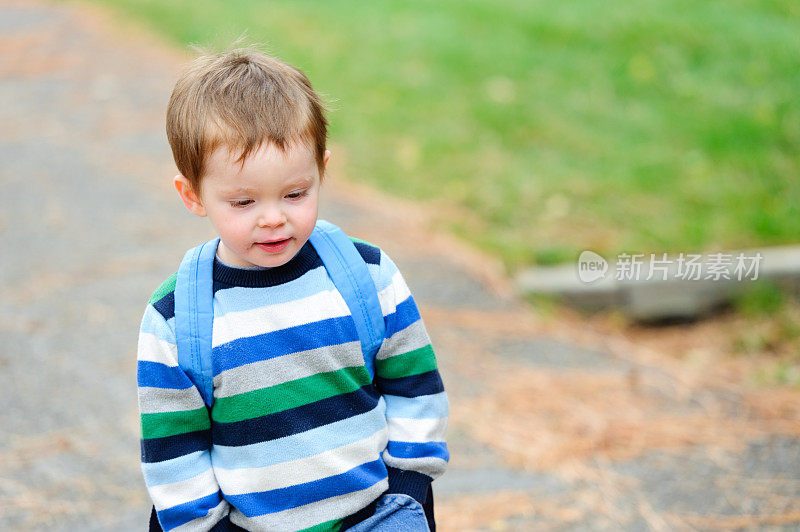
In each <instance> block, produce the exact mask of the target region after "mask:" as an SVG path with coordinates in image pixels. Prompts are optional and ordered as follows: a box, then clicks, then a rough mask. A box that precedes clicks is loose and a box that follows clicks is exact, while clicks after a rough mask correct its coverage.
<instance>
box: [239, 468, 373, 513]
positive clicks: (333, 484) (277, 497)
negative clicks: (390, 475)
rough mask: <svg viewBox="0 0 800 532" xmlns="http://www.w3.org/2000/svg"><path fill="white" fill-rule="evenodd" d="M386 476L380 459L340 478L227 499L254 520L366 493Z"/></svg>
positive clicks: (335, 477) (341, 475)
mask: <svg viewBox="0 0 800 532" xmlns="http://www.w3.org/2000/svg"><path fill="white" fill-rule="evenodd" d="M386 476H387V473H386V466H385V465H384V463H383V460H381V459H380V458H379V459H378V460H375V461H373V462H367V463H365V464H362V465H360V466H358V467H354V468H353V469H351V470H349V471H347V472H345V473H341V474H339V475H334V476H331V477H327V478H322V479H319V480H314V481H312V482H305V483H303V484H296V485H294V486H289V487H286V488H280V489H275V490H269V491H262V492H258V493H247V494H244V495H227V496H226V499H227V500H228V502H230V503H231V504H232V505H233V506H235V507H236V508H237V509H238V510H239V511H241V512H242V513H243V514H244V515H246V516H247V517H255V516H257V515H264V514H271V513H275V512H280V511H283V510H288V509H289V508H297V507H298V506H304V505H306V504H311V503H313V502H317V501H321V500H323V499H328V498H330V497H336V496H337V495H344V494H347V493H353V492H356V491H360V490H364V489H367V488H368V487H370V486H374V485H375V484H377V483H378V482H380V481H381V480H383V479H385V478H386Z"/></svg>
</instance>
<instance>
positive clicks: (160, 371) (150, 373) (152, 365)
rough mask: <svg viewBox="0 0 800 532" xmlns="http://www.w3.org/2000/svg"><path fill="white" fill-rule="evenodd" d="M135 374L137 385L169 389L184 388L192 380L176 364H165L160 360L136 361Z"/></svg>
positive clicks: (190, 383)
mask: <svg viewBox="0 0 800 532" xmlns="http://www.w3.org/2000/svg"><path fill="white" fill-rule="evenodd" d="M136 376H137V380H138V381H139V387H144V386H148V387H152V388H167V389H170V390H185V389H186V388H189V387H191V386H192V381H190V380H189V377H187V376H186V374H185V373H184V372H183V371H182V370H181V368H180V367H178V366H167V365H166V364H162V363H161V362H151V361H149V360H139V361H138V362H137V368H136Z"/></svg>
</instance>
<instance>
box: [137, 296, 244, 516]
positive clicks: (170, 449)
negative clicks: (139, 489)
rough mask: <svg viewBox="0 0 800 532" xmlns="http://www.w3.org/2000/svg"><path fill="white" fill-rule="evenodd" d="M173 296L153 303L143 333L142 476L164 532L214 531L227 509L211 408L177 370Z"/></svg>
mask: <svg viewBox="0 0 800 532" xmlns="http://www.w3.org/2000/svg"><path fill="white" fill-rule="evenodd" d="M155 297H156V296H154V298H155ZM172 297H173V295H172V293H168V294H167V295H166V296H164V297H163V298H162V299H161V300H159V301H158V302H155V306H154V301H153V300H151V302H150V303H149V304H148V305H147V308H146V310H145V313H144V317H143V319H142V325H141V329H140V332H139V345H138V355H137V377H138V395H139V412H140V414H141V429H142V440H141V444H142V472H143V473H144V479H145V484H146V485H147V490H148V492H149V493H150V497H151V498H152V499H153V504H154V506H155V509H156V513H157V516H158V521H159V523H160V524H161V527H162V528H163V529H164V530H180V531H183V530H210V529H211V528H213V526H214V525H215V524H216V523H217V522H219V521H220V520H222V519H223V518H224V517H225V516H226V515H227V514H228V511H229V508H228V503H227V502H226V501H225V500H224V499H223V497H222V493H221V491H220V489H219V485H218V483H217V480H216V478H215V476H214V471H213V469H212V468H211V458H210V448H211V422H210V418H209V414H208V409H207V408H206V406H205V403H204V402H203V399H202V397H201V396H200V392H199V391H198V390H197V388H196V387H195V386H194V385H193V384H192V382H191V381H190V380H189V377H188V376H187V375H186V373H184V372H183V370H181V368H180V366H179V365H178V350H177V347H176V342H175V329H174V318H172V317H170V319H165V317H164V314H163V313H164V307H165V306H168V305H164V301H165V300H169V299H170V298H172ZM173 300H174V299H173ZM156 307H158V309H157V308H156ZM173 307H174V305H173ZM169 310H170V311H172V310H173V309H169Z"/></svg>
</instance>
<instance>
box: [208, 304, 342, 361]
mask: <svg viewBox="0 0 800 532" xmlns="http://www.w3.org/2000/svg"><path fill="white" fill-rule="evenodd" d="M348 314H350V310H349V309H348V308H347V304H346V303H345V302H344V299H342V296H341V295H340V294H339V292H336V291H327V290H325V291H322V292H318V293H316V294H314V295H312V296H309V297H305V298H303V299H297V300H295V301H289V302H286V303H279V304H276V305H266V306H263V307H258V308H254V309H251V310H243V311H241V312H228V313H227V314H225V315H223V316H218V317H216V318H214V331H213V341H212V345H213V346H214V347H216V346H218V345H222V344H226V343H228V342H230V341H232V340H236V339H237V338H249V337H251V336H257V335H259V334H265V333H268V332H273V331H280V330H283V329H288V328H289V327H296V326H298V325H305V324H306V323H311V322H314V321H320V320H324V319H328V318H338V317H341V316H347V315H348Z"/></svg>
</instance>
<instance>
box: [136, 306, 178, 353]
mask: <svg viewBox="0 0 800 532" xmlns="http://www.w3.org/2000/svg"><path fill="white" fill-rule="evenodd" d="M174 327H175V317H174V316H173V317H172V318H170V319H168V320H166V321H165V319H164V317H163V316H162V315H161V314H159V313H158V311H156V309H155V308H153V306H152V305H148V306H147V308H146V309H145V311H144V317H143V318H142V326H141V328H140V329H139V332H142V333H149V334H152V335H153V336H155V337H156V338H159V339H161V340H165V341H167V342H169V343H171V344H174V343H175V328H174Z"/></svg>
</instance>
